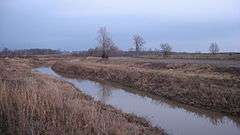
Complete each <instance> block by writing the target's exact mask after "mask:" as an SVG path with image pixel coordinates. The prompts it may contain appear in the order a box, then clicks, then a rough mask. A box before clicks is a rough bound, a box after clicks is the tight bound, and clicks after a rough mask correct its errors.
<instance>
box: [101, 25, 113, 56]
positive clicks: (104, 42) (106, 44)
mask: <svg viewBox="0 0 240 135" xmlns="http://www.w3.org/2000/svg"><path fill="white" fill-rule="evenodd" d="M98 43H99V46H100V49H101V51H102V58H108V57H109V55H110V53H111V48H112V47H113V46H115V44H114V42H113V40H112V38H111V36H110V33H109V32H108V31H107V28H106V27H101V28H100V29H99V30H98Z"/></svg>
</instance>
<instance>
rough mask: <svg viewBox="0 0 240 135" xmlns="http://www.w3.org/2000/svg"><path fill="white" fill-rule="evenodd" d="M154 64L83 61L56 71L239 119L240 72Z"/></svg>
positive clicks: (63, 63) (60, 65)
mask: <svg viewBox="0 0 240 135" xmlns="http://www.w3.org/2000/svg"><path fill="white" fill-rule="evenodd" d="M135 60H136V61H135ZM152 62H153V61H151V60H147V59H144V60H143V59H142V60H139V59H138V60H137V59H132V58H129V59H126V58H124V59H121V58H119V59H117V58H114V59H110V60H107V61H101V60H99V59H96V58H87V59H82V58H80V59H75V60H71V61H59V62H57V63H56V64H55V65H54V66H53V69H54V70H55V71H57V72H60V73H64V74H67V75H69V74H71V75H76V76H79V77H85V78H89V79H93V80H108V81H112V82H117V83H120V84H122V85H125V86H129V87H134V88H136V89H137V90H141V91H145V92H148V93H151V94H153V95H158V96H160V97H166V98H168V99H172V100H175V101H178V102H181V103H184V104H188V105H192V106H196V107H201V108H205V109H210V110H215V111H219V112H224V113H228V114H231V115H235V116H240V78H239V76H238V74H236V73H239V70H236V69H238V68H236V69H231V67H218V66H214V65H209V64H184V63H181V64H174V63H173V64H169V63H161V62H158V63H152Z"/></svg>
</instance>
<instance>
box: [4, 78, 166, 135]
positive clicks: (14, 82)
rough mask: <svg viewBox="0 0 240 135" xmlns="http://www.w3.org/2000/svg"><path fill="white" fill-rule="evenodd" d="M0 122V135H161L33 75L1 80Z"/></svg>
mask: <svg viewBox="0 0 240 135" xmlns="http://www.w3.org/2000/svg"><path fill="white" fill-rule="evenodd" d="M24 74H25V73H24ZM25 75H26V74H25ZM6 76H7V75H6ZM6 76H5V77H6ZM0 121H1V122H0V134H7V135H8V134H9V135H28V134H29V135H30V134H31V135H33V134H34V135H40V134H44V135H45V134H49V135H61V134H67V135H75V134H99V135H101V134H102V135H108V134H111V135H114V134H119V135H120V134H121V135H125V134H162V131H161V130H160V129H157V128H152V127H151V126H150V125H149V123H148V122H146V121H145V120H143V119H140V118H137V117H135V116H132V115H128V114H124V113H122V112H121V111H118V110H115V109H114V108H112V107H110V106H106V105H103V104H101V103H99V102H95V101H93V100H92V99H91V98H90V97H87V96H85V95H83V94H82V93H81V92H79V91H76V89H74V88H73V87H72V86H71V85H69V84H66V83H65V82H62V81H59V80H55V79H53V78H49V77H47V76H44V75H39V74H32V73H28V74H27V75H26V76H23V75H21V76H17V77H14V78H12V77H11V75H10V73H9V74H8V76H7V78H2V76H1V77H0Z"/></svg>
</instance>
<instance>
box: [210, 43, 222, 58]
mask: <svg viewBox="0 0 240 135" xmlns="http://www.w3.org/2000/svg"><path fill="white" fill-rule="evenodd" d="M219 50H220V49H219V47H218V44H217V43H216V42H213V43H211V45H210V46H209V52H210V53H211V54H213V55H215V54H216V53H218V52H219Z"/></svg>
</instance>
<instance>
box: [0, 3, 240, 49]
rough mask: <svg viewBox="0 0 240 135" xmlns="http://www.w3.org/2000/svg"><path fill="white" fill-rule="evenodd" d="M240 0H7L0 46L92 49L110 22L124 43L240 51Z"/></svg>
mask: <svg viewBox="0 0 240 135" xmlns="http://www.w3.org/2000/svg"><path fill="white" fill-rule="evenodd" d="M239 5H240V1H239V0H194V1H193V0H1V1H0V47H3V46H4V47H8V48H11V49H23V48H52V49H60V50H86V49H88V48H90V47H95V46H97V41H96V37H97V31H98V29H99V28H100V27H104V26H105V27H107V29H108V31H109V32H110V33H111V36H112V38H113V40H114V41H115V42H116V44H117V45H118V46H119V48H121V49H124V50H127V49H129V48H132V47H133V42H132V36H133V35H134V34H136V33H139V34H141V35H142V36H143V37H144V39H145V40H146V44H145V48H146V49H149V48H153V49H154V48H159V44H161V43H169V44H170V45H171V46H172V47H173V50H174V51H184V52H195V51H201V52H206V51H208V46H209V44H210V43H211V42H217V43H218V44H219V46H220V49H221V50H222V51H234V52H240V6H239Z"/></svg>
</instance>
